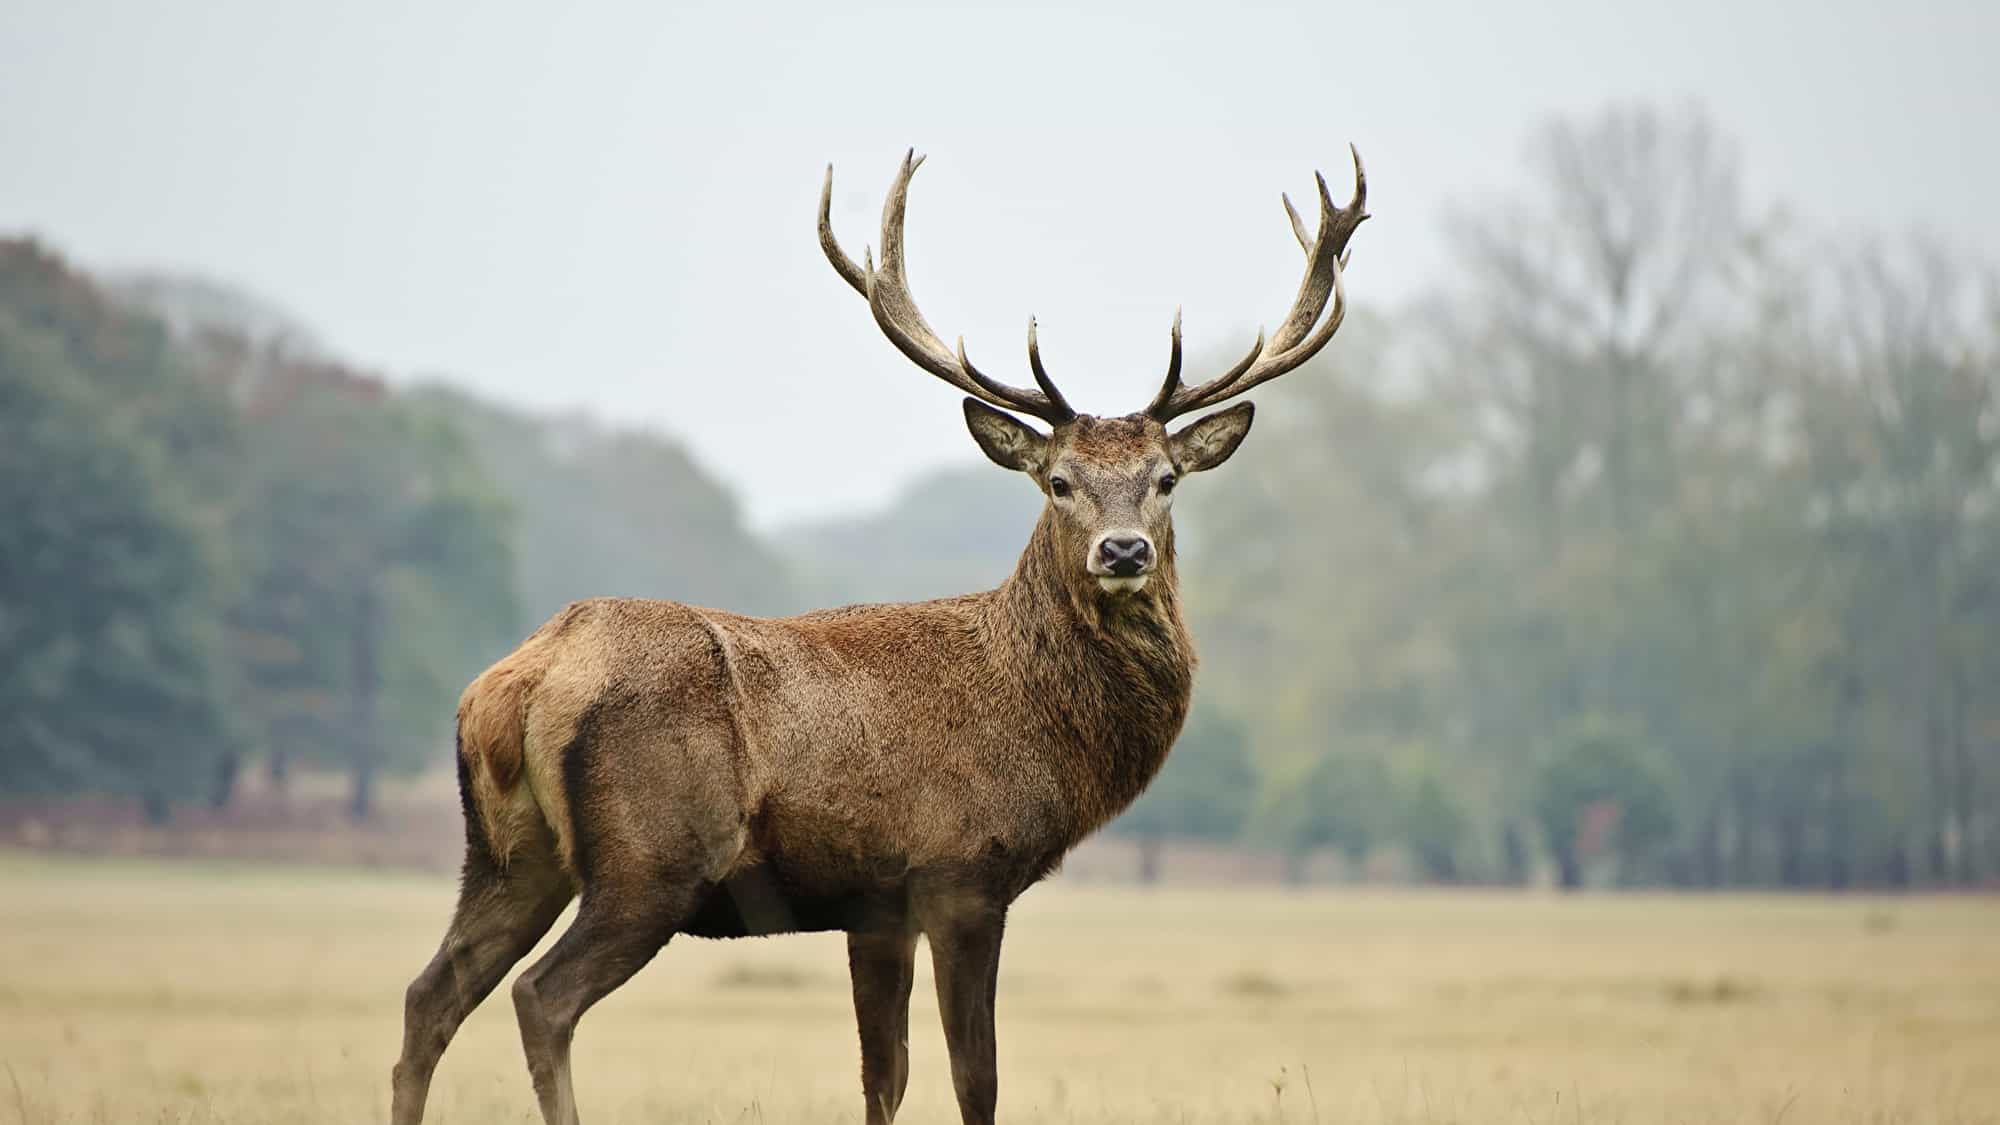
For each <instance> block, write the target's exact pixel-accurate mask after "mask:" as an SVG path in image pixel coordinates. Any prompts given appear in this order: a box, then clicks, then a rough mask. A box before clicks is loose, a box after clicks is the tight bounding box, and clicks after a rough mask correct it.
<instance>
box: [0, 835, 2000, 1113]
mask: <svg viewBox="0 0 2000 1125" xmlns="http://www.w3.org/2000/svg"><path fill="white" fill-rule="evenodd" d="M451 898H452V887H451V884H450V883H449V881H447V880H444V879H440V878H436V877H429V876H414V875H385V874H374V873H356V872H339V871H328V870H323V869H318V870H316V869H304V868H266V867H250V866H222V865H204V866H191V865H174V864H161V863H141V862H105V861H87V860H71V859H49V858H43V857H37V856H29V855H24V854H15V855H5V854H0V1061H3V1062H4V1071H5V1073H4V1074H0V1123H5V1122H12V1121H15V1120H20V1121H23V1122H29V1123H35V1125H41V1123H44V1122H92V1123H94V1122H119V1123H123V1122H160V1123H169V1122H201V1123H206V1122H231V1123H239V1122H240V1123H245V1125H250V1123H259V1125H261V1123H272V1125H285V1123H294V1122H315V1123H318V1122H326V1123H335V1122H338V1123H351V1122H373V1121H380V1120H382V1119H383V1117H384V1114H385V1113H386V1106H387V1096H386V1090H387V1077H388V1070H389V1064H390V1062H391V1061H392V1060H393V1058H394V1055H395V1053H396V1047H397V1040H398V1034H399V1021H400V1008H401V994H402V988H403V985H404V983H405V982H406V980H407V978H408V977H409V976H410V975H411V974H412V973H414V972H415V971H416V969H417V968H418V967H419V966H420V965H421V964H422V963H423V961H424V960H425V959H426V958H427V957H428V956H429V954H430V951H431V949H432V947H433V945H434V943H435V942H436V939H437V937H438V934H439V932H440V931H441V929H442V927H443V924H444V920H445V916H446V913H447V911H448V910H449V908H450V905H451ZM842 969H843V959H842V951H841V946H840V942H839V939H838V938H837V937H830V936H826V935H816V936H808V937H792V938H783V939H772V940H766V941H749V942H743V941H739V942H723V943H714V942H699V941H692V940H683V941H679V942H676V943H675V944H674V945H673V946H671V947H669V948H668V949H667V950H666V951H665V952H664V953H663V954H662V956H661V958H660V959H659V960H657V961H655V962H654V963H653V965H652V966H651V967H650V968H648V969H647V970H646V971H645V972H644V973H642V974H641V975H640V976H639V977H638V979H637V980H635V981H634V982H633V983H632V984H631V985H629V986H627V987H626V988H625V989H624V990H622V991H621V992H619V993H617V994H615V995H614V996H613V997H612V998H611V999H609V1000H608V1001H606V1002H605V1003H604V1004H603V1005H601V1006H600V1007H599V1008H598V1009H597V1010H596V1011H595V1012H593V1013H592V1014H591V1015H590V1016H589V1017H587V1018H586V1019H585V1021H584V1024H583V1027H582V1030H581V1031H580V1033H579V1036H578V1047H577V1060H578V1062H577V1075H578V1087H579V1091H580V1097H581V1099H582V1102H583V1109H584V1111H585V1117H586V1118H587V1119H588V1120H590V1121H591V1122H593V1125H604V1123H612V1122H633V1123H638V1122H648V1123H653V1122H794V1121H804V1122H838V1121H849V1122H852V1121H855V1120H857V1119H858V1112H857V1111H858V1109H859V1094H858V1092H857V1090H858V1083H857V1080H856V1070H857V1061H856V1059H857V1054H856V1048H855V1045H854V1033H853V1029H852V1025H851V1022H850V1019H851V1017H850V1014H849V1011H848V1006H847V994H846V984H845V980H844V977H843V975H842ZM928 987H929V982H928V979H927V975H925V976H922V977H920V979H919V982H918V999H917V1002H916V1009H915V1012H914V1013H913V1035H912V1040H913V1041H912V1044H911V1052H912V1055H913V1059H912V1062H913V1067H914V1077H913V1079H912V1081H911V1088H910V1097H909V1101H908V1103H907V1104H906V1107H905V1116H904V1119H905V1120H907V1121H910V1122H913V1123H922V1122H946V1121H951V1122H955V1121H956V1120H957V1117H956V1115H955V1113H954V1112H952V1108H951V1106H952V1103H951V1093H950V1082H949V1078H948V1076H947V1072H946V1067H945V1060H944V1049H943V1043H942V1038H941V1036H940V1035H939V1033H938V1031H937V1026H936V1007H935V1004H934V1003H933V1002H932V1000H931V998H930V996H929V994H928V992H927V989H928ZM504 996H505V994H504V990H503V992H502V993H501V994H500V995H498V996H496V997H495V998H493V999H491V1000H489V1001H488V1002H487V1004H486V1005H485V1006H484V1007H482V1008H481V1009H480V1010H479V1011H478V1012H477V1013H476V1014H475V1015H474V1016H473V1018H472V1019H471V1021H469V1023H468V1024H467V1026H466V1030H465V1031H464V1032H463V1033H462V1034H461V1036H460V1038H459V1040H458V1043H457V1044H456V1045H455V1046H454V1048H453V1050H452V1052H451V1053H450V1054H449V1055H447V1056H446V1058H445V1062H444V1066H443V1068H442V1069H441V1070H440V1072H439V1077H438V1083H437V1087H436V1090H435V1093H434V1096H433V1102H432V1118H431V1119H432V1120H435V1121H444V1122H460V1123H465V1122H525V1121H530V1120H532V1107H531V1097H530V1094H529V1090H528V1083H527V1077H526V1074H525V1070H524V1068H523V1066H522V1064H521V1061H520V1054H519V1048H518V1046H517V1044H516V1042H515V1039H514V1028H513V1018H512V1012H511V1010H510V1008H509V1005H508V1004H507V1003H506V1001H505V998H504ZM1000 1054H1001V1111H1002V1116H1003V1118H1005V1119H1007V1120H1010V1121H1015V1122H1045V1121H1053V1122H1147V1123H1150V1122H1279V1121H1283V1122H1293V1123H1304V1122H1411V1123H1417V1122H1421V1123H1434V1122H1460V1123H1484V1122H1510V1123H1530V1125H1540V1123H1551V1125H1554V1123H1571V1125H1574V1123H1579V1122H1625V1123H1632V1125H1639V1123H1647V1122H1760V1123H1772V1122H1790V1123H1797V1125H1805V1123H1820V1122H1856V1123H1869V1125H1880V1123H1888V1122H1910V1123H1925V1125H1928V1123H1944V1125H1950V1123H1967V1122H1991V1121H2000V901H1996V900H1994V899H1991V898H1986V899H1975V898H1960V899H1942V898H1911V899H1893V900H1889V899H1869V900H1863V899H1854V898H1850V899H1827V898H1777V897H1769V898H1766V897H1723V898H1681V897H1668V896H1617V897H1597V898H1579V899H1575V900H1564V899H1559V898H1556V897H1552V896H1545V895H1503V894H1493V893H1473V892H1466V893H1421V892H1407V893H1404V892H1395V893H1392V892H1367V891H1357V892H1348V893H1316V894H1299V895H1293V894H1286V893H1282V892H1278V891H1267V890H1244V891H1219V890H1182V889H1167V890H1162V891H1155V892H1146V891H1141V890H1136V889H1134V890H1126V889H1104V888H1101V887H1094V886H1079V885H1065V884H1062V883H1057V884H1053V885H1050V886H1045V887H1042V888H1038V889H1037V890H1035V891H1033V892H1031V893H1030V894H1029V895H1028V896H1027V898H1025V899H1024V900H1022V903H1021V904H1020V906H1019V908H1018V909H1017V912H1016V914H1015V918H1014V922H1013V925H1012V927H1011V931H1010V940H1009V944H1008V947H1007V954H1006V958H1005V960H1004V961H1003V963H1002V967H1001V1004H1000Z"/></svg>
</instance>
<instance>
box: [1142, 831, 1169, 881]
mask: <svg viewBox="0 0 2000 1125" xmlns="http://www.w3.org/2000/svg"><path fill="white" fill-rule="evenodd" d="M1164 846H1165V841H1163V840H1161V839H1160V838H1159V837H1158V836H1156V835H1154V834H1153V833H1151V832H1148V833H1146V834H1144V835H1142V836H1140V837H1139V881H1140V882H1141V883H1144V884H1145V885H1146V886H1149V887H1150V886H1152V885H1153V884H1155V883H1157V882H1159V881H1160V852H1161V851H1162V850H1164Z"/></svg>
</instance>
